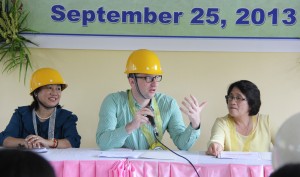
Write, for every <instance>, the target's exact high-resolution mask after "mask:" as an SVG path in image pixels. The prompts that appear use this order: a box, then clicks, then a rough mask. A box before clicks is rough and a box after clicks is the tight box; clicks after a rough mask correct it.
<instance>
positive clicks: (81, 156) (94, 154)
mask: <svg viewBox="0 0 300 177" xmlns="http://www.w3.org/2000/svg"><path fill="white" fill-rule="evenodd" d="M100 152H101V151H100V150H98V149H85V148H79V149H76V148H71V149H49V150H48V152H47V153H41V155H42V156H43V157H45V158H46V159H47V160H49V161H50V163H51V164H52V166H53V167H54V169H55V172H56V175H57V177H197V174H196V173H195V171H194V169H193V168H192V166H191V165H190V164H189V163H188V162H187V161H186V160H184V159H183V158H180V157H177V156H175V155H173V157H175V158H173V157H172V158H170V159H165V157H166V156H165V157H164V158H161V159H159V158H157V157H156V158H154V159H140V158H137V159H130V158H104V157H99V154H100ZM129 152H130V151H128V150H124V154H128V153H129ZM137 152H138V151H137ZM145 152H147V153H148V155H149V153H150V154H151V153H156V152H155V151H145ZM176 152H177V153H178V154H180V155H182V156H184V157H186V158H188V159H189V160H190V161H191V162H192V163H193V164H194V166H195V168H196V170H197V171H198V173H199V175H200V176H201V177H268V176H269V175H270V174H271V172H272V170H273V169H272V165H271V161H270V159H268V158H262V159H252V160H249V159H248V160H245V159H218V158H215V157H213V156H207V155H205V153H204V152H197V153H191V152H187V151H176ZM168 153H170V152H168ZM156 155H157V154H156ZM263 155H264V156H265V157H267V156H269V157H271V154H270V153H264V154H263ZM154 156H155V155H154ZM167 156H169V154H167Z"/></svg>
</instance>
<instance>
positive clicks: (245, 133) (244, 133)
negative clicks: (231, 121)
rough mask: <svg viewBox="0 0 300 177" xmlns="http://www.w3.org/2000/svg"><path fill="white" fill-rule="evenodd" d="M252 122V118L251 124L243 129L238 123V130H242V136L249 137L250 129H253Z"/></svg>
mask: <svg viewBox="0 0 300 177" xmlns="http://www.w3.org/2000/svg"><path fill="white" fill-rule="evenodd" d="M251 121H252V120H251V118H250V119H249V122H248V123H247V125H244V126H243V127H241V126H240V125H242V124H240V125H239V124H237V123H236V127H237V129H239V130H240V131H239V132H240V133H241V134H243V135H245V136H246V135H249V133H250V132H249V129H250V127H251Z"/></svg>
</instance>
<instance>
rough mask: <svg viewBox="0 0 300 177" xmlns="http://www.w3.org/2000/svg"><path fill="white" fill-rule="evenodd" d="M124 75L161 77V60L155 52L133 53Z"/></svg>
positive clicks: (141, 51) (140, 51) (139, 51)
mask: <svg viewBox="0 0 300 177" xmlns="http://www.w3.org/2000/svg"><path fill="white" fill-rule="evenodd" d="M124 73H126V74H131V73H141V74H153V75H161V74H162V69H161V66H160V61H159V58H158V57H157V55H156V54H155V53H154V52H153V51H150V50H147V49H139V50H135V51H133V52H132V53H131V55H130V56H129V58H128V60H127V64H126V69H125V72H124Z"/></svg>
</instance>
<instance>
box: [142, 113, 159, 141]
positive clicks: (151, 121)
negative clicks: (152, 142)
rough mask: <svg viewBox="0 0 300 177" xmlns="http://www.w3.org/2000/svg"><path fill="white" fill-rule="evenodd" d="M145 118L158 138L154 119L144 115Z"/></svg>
mask: <svg viewBox="0 0 300 177" xmlns="http://www.w3.org/2000/svg"><path fill="white" fill-rule="evenodd" d="M145 116H146V117H147V118H148V120H149V122H150V123H151V126H152V127H153V132H154V135H155V136H158V135H159V134H158V131H157V128H156V124H155V121H154V117H153V116H151V115H145Z"/></svg>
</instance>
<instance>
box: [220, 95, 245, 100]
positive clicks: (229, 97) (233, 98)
mask: <svg viewBox="0 0 300 177" xmlns="http://www.w3.org/2000/svg"><path fill="white" fill-rule="evenodd" d="M225 99H226V100H227V101H233V100H235V101H236V102H242V101H245V100H246V98H243V97H241V96H236V97H235V96H232V95H226V96H225Z"/></svg>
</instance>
